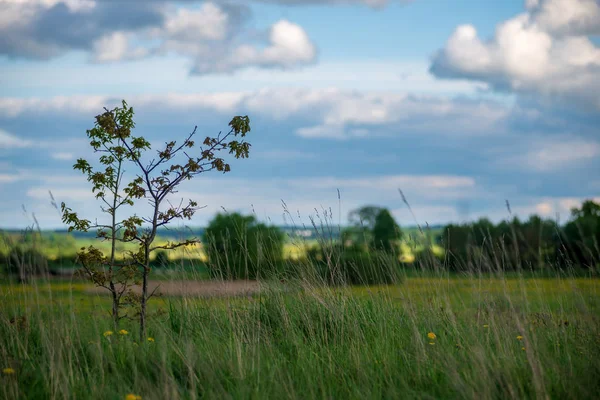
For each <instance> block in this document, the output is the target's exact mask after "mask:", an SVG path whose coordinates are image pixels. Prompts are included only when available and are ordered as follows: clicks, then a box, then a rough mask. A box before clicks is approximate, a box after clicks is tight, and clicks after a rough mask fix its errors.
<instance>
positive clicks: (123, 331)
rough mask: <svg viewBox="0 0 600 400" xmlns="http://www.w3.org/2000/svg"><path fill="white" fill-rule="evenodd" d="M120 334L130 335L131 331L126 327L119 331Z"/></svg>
mask: <svg viewBox="0 0 600 400" xmlns="http://www.w3.org/2000/svg"><path fill="white" fill-rule="evenodd" d="M119 335H129V332H127V331H126V330H125V329H121V330H120V331H119Z"/></svg>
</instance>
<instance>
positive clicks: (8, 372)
mask: <svg viewBox="0 0 600 400" xmlns="http://www.w3.org/2000/svg"><path fill="white" fill-rule="evenodd" d="M2 373H3V374H4V375H13V374H14V373H15V370H14V369H12V368H10V367H8V368H4V369H3V370H2Z"/></svg>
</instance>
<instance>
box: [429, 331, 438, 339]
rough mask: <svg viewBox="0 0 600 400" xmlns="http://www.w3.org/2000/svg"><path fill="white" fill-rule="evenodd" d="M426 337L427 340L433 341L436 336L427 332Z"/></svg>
mask: <svg viewBox="0 0 600 400" xmlns="http://www.w3.org/2000/svg"><path fill="white" fill-rule="evenodd" d="M427 337H428V338H429V339H431V340H434V339H435V338H436V337H437V336H436V335H435V333H433V332H429V333H428V334H427Z"/></svg>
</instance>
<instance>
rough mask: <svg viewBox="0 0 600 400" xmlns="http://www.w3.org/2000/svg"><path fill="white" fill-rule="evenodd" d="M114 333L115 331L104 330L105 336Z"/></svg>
mask: <svg viewBox="0 0 600 400" xmlns="http://www.w3.org/2000/svg"><path fill="white" fill-rule="evenodd" d="M112 334H113V331H106V332H104V337H109V336H110V335H112Z"/></svg>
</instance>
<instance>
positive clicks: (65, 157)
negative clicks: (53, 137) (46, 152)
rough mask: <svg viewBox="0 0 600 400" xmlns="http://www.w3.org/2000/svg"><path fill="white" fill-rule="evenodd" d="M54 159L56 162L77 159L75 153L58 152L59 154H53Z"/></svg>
mask: <svg viewBox="0 0 600 400" xmlns="http://www.w3.org/2000/svg"><path fill="white" fill-rule="evenodd" d="M52 158H54V159H55V160H61V161H71V160H73V159H74V158H75V156H74V155H73V153H66V152H58V153H52Z"/></svg>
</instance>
